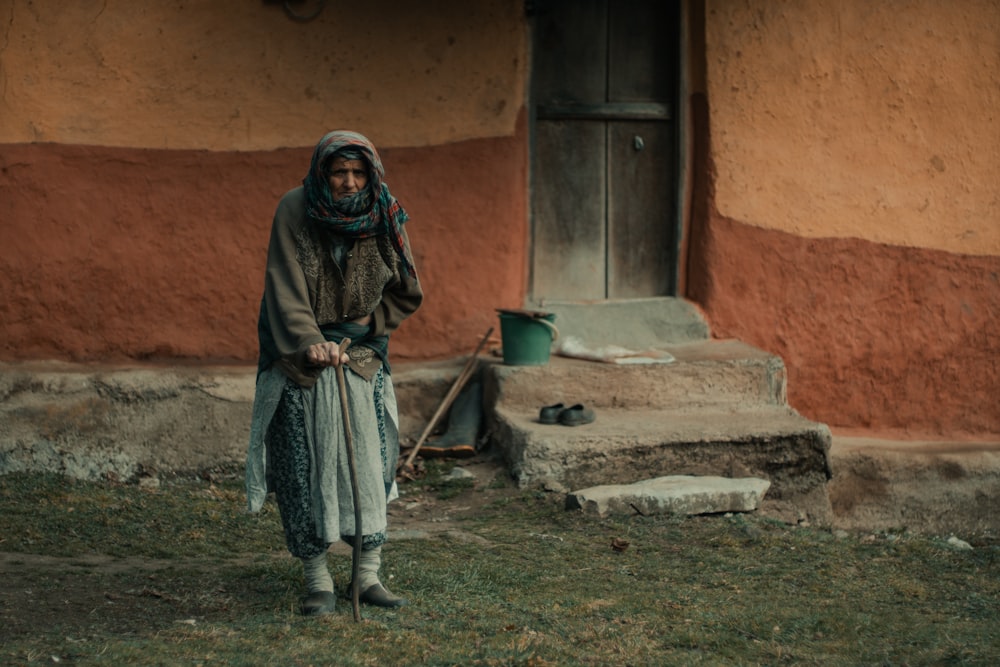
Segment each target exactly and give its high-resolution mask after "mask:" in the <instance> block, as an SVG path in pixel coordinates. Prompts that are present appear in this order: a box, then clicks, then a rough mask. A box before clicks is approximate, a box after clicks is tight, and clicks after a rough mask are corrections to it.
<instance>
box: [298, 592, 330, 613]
mask: <svg viewBox="0 0 1000 667" xmlns="http://www.w3.org/2000/svg"><path fill="white" fill-rule="evenodd" d="M336 608H337V596H336V595H334V594H333V593H331V592H330V591H316V592H315V593H310V594H309V595H306V596H304V597H303V598H302V599H301V600H299V613H300V614H302V615H303V616H324V615H326V614H332V613H333V612H334V611H335V610H336Z"/></svg>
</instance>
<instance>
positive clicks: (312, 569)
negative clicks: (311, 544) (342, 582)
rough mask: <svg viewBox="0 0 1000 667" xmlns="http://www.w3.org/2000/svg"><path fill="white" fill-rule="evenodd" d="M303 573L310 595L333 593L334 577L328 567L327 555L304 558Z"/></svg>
mask: <svg viewBox="0 0 1000 667" xmlns="http://www.w3.org/2000/svg"><path fill="white" fill-rule="evenodd" d="M301 560H302V572H303V574H304V575H305V579H306V590H308V591H309V592H310V593H317V592H319V591H327V592H329V593H332V592H333V577H331V576H330V570H329V568H327V566H326V553H322V554H320V555H319V556H316V557H315V558H302V559H301Z"/></svg>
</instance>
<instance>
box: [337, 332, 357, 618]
mask: <svg viewBox="0 0 1000 667" xmlns="http://www.w3.org/2000/svg"><path fill="white" fill-rule="evenodd" d="M350 344H351V339H350V338H345V339H343V340H342V341H340V345H338V346H337V366H336V368H337V388H338V389H339V390H340V412H341V414H342V415H343V421H344V440H345V443H346V445H347V470H348V472H349V473H350V475H351V498H353V499H354V550H353V552H352V554H351V606H352V607H353V609H354V622H355V623H360V622H361V580H360V575H361V537H362V535H361V494H360V492H359V491H358V471H357V468H355V466H354V434H353V433H352V432H351V412H350V409H349V408H348V404H347V379H346V378H345V376H344V364H342V363H340V360H341V358H343V356H344V352H346V351H347V348H348V347H349V346H350Z"/></svg>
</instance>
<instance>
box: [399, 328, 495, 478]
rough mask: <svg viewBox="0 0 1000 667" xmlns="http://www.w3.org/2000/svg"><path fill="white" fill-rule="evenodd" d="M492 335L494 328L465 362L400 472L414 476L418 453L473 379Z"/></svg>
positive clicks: (490, 329)
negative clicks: (485, 346)
mask: <svg viewBox="0 0 1000 667" xmlns="http://www.w3.org/2000/svg"><path fill="white" fill-rule="evenodd" d="M492 334H493V327H490V328H489V330H488V331H487V332H486V335H485V336H483V338H482V340H480V341H479V345H477V346H476V349H475V350H474V351H473V352H472V356H470V357H469V360H468V361H467V362H465V366H464V367H463V368H462V372H461V373H459V374H458V377H457V378H455V381H454V382H453V383H452V385H451V388H450V389H449V390H448V393H447V394H445V397H444V399H443V400H442V401H441V405H439V406H438V409H437V411H436V412H435V413H434V416H433V417H431V420H430V421H429V422H428V423H427V426H426V428H424V432H423V433H421V434H420V437H419V438H418V439H417V444H416V445H414V447H413V450H412V451H410V454H409V456H407V457H406V461H405V462H404V463H403V465H402V466H400V470H399V472H401V473H403V474H408V475H409V474H412V472H413V461H414V459H416V458H417V453H418V452H420V448H421V447H422V446H423V444H424V442H425V441H426V440H427V437H428V436H429V435H430V434H431V431H433V430H434V427H435V426H436V425H437V423H438V421H440V419H441V416H442V415H444V414H445V413H446V412H447V411H448V408H450V407H451V404H452V403H454V402H455V399H456V398H457V397H458V394H459V392H461V391H462V387H464V386H465V384H466V383H467V382H468V381H469V378H470V377H472V374H473V372H474V371H475V367H476V361H478V359H479V352H480V351H481V350H482V349H483V346H484V345H486V341H488V340H489V338H490V336H491V335H492Z"/></svg>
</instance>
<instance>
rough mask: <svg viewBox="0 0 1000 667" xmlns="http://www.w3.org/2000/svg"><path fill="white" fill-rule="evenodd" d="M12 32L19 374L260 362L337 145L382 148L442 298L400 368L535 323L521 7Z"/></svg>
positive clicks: (149, 8)
mask: <svg viewBox="0 0 1000 667" xmlns="http://www.w3.org/2000/svg"><path fill="white" fill-rule="evenodd" d="M293 6H296V5H294V3H293ZM299 9H302V8H301V7H299ZM0 14H2V16H0V24H2V25H3V28H0V30H2V31H3V34H2V36H0V44H2V45H3V50H2V52H0V88H2V91H3V94H2V95H0V221H2V234H3V243H2V244H0V282H2V284H3V285H4V290H3V292H2V295H0V359H3V360H19V359H69V360H74V361H127V360H135V359H140V360H177V359H191V360H232V361H239V362H252V361H253V360H254V359H255V358H256V314H257V308H258V303H259V299H260V294H261V289H262V286H263V265H264V259H265V254H266V249H267V239H268V233H269V229H270V223H271V216H272V214H273V211H274V207H275V205H276V203H277V201H278V198H279V197H280V196H281V194H282V193H284V192H285V191H286V190H288V189H289V188H292V187H295V186H296V185H298V184H300V183H301V181H302V178H303V176H304V175H305V172H306V169H307V167H308V163H309V158H310V155H311V151H312V146H313V145H314V143H315V142H316V141H317V140H318V139H319V138H320V137H321V136H322V135H323V134H324V133H325V132H326V131H328V130H330V129H333V128H349V129H355V130H357V131H360V132H362V133H364V134H366V135H368V136H369V137H371V138H372V139H373V141H375V142H376V144H377V145H378V146H379V148H380V151H381V153H382V157H383V161H384V163H385V166H386V170H387V182H388V183H389V185H390V187H391V189H392V191H393V194H395V195H396V197H397V198H398V199H399V200H400V202H401V203H402V204H403V206H404V207H405V208H406V210H407V211H408V213H409V214H410V217H411V220H410V222H409V223H408V225H407V226H408V233H409V235H410V238H411V242H412V245H413V249H414V253H415V256H416V260H417V262H418V271H419V274H420V276H421V279H422V281H423V283H424V287H425V290H426V293H427V298H426V301H425V305H424V307H423V308H422V309H421V310H420V311H419V312H418V314H417V315H416V316H414V317H413V318H412V319H411V320H409V321H407V322H406V323H405V324H404V326H403V327H402V328H401V329H400V331H399V332H398V334H397V335H396V336H394V339H393V347H392V352H393V355H394V357H397V358H412V359H426V358H439V357H446V356H453V355H458V354H465V353H467V352H468V351H469V350H471V349H472V348H473V347H474V346H475V344H476V342H477V341H478V340H479V338H480V337H481V336H482V334H483V333H484V332H485V330H486V329H487V327H489V326H491V325H493V324H495V319H496V314H495V312H494V310H493V309H494V308H495V307H516V306H520V305H521V304H522V299H523V295H524V293H525V290H526V287H525V276H526V260H525V257H526V243H527V238H528V233H527V214H526V211H527V200H526V183H527V164H528V156H527V145H528V141H527V126H526V120H525V112H524V81H525V76H526V74H525V63H526V56H525V49H526V47H525V44H526V41H525V40H526V34H525V25H524V16H523V5H522V4H521V3H519V2H513V1H512V0H487V1H485V2H481V3H474V4H473V5H469V4H468V3H465V2H461V1H459V0H451V1H448V0H446V1H445V2H439V3H434V5H433V7H428V6H426V5H424V4H422V3H420V4H415V3H408V2H401V1H396V2H393V1H389V2H384V3H350V2H342V1H338V0H330V1H329V2H327V3H326V8H325V10H324V12H323V13H322V14H321V15H320V16H319V17H318V18H317V19H316V20H315V21H312V22H309V23H300V22H296V21H292V20H290V19H289V18H288V17H286V16H285V14H284V13H283V10H282V8H281V3H269V2H256V3H249V4H248V3H246V2H244V0H194V1H190V0H185V1H167V2H163V3H154V4H149V3H135V2H129V1H127V0H108V2H105V3H93V4H92V3H70V4H66V3H62V2H58V0H32V1H30V2H29V1H28V0H14V1H13V2H10V3H6V5H5V6H4V7H3V8H0ZM484 34H488V35H489V39H484V37H483V36H484Z"/></svg>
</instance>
